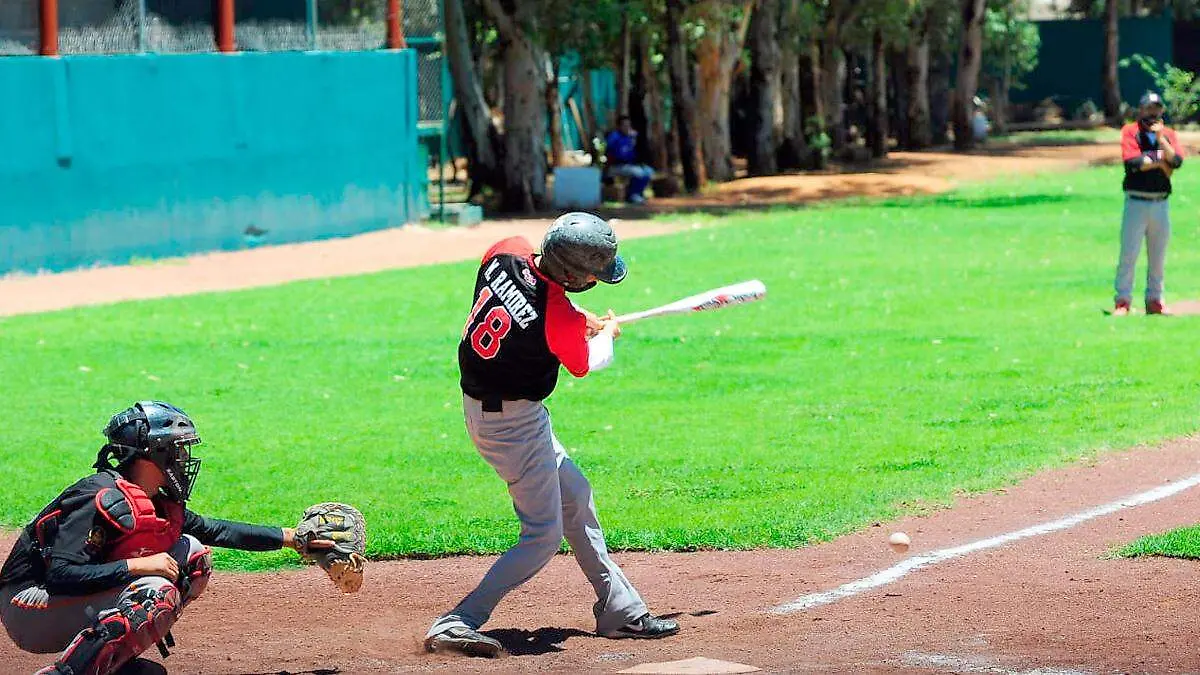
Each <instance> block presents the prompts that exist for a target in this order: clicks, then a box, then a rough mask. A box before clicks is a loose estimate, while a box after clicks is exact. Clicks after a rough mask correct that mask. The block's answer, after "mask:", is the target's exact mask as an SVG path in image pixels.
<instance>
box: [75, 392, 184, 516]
mask: <svg viewBox="0 0 1200 675" xmlns="http://www.w3.org/2000/svg"><path fill="white" fill-rule="evenodd" d="M104 436H105V438H107V439H108V443H107V444H106V445H105V446H104V447H103V448H101V449H100V454H99V455H98V456H97V457H96V464H95V467H96V468H97V469H100V470H104V469H116V470H121V469H123V468H124V467H125V466H126V465H128V464H129V463H130V462H132V461H133V460H135V459H138V458H142V459H148V460H150V461H151V462H154V464H155V465H156V466H158V468H160V469H162V472H163V474H164V475H165V476H166V477H167V484H166V486H165V488H164V489H165V490H166V492H167V496H168V497H170V498H171V499H174V500H175V501H178V502H186V501H187V500H188V497H190V496H191V494H192V488H193V487H195V485H196V476H198V475H199V473H200V460H199V459H196V458H195V457H192V447H194V446H197V445H200V437H199V436H197V435H196V425H195V424H193V423H192V420H191V418H189V417H188V416H187V414H186V413H184V412H183V411H182V410H180V409H179V408H176V407H175V406H173V405H171V404H169V403H163V402H162V401H138V402H137V403H135V404H133V406H132V407H130V408H127V409H126V410H123V411H121V412H119V413H117V414H116V415H113V418H112V419H111V420H109V422H108V426H106V427H104Z"/></svg>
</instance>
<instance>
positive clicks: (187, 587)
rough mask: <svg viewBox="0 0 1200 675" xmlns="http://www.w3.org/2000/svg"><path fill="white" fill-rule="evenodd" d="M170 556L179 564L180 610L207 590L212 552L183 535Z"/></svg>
mask: <svg viewBox="0 0 1200 675" xmlns="http://www.w3.org/2000/svg"><path fill="white" fill-rule="evenodd" d="M171 555H172V556H173V557H174V558H175V560H176V561H177V562H178V563H179V581H178V582H177V583H176V585H178V586H179V593H180V601H181V604H180V609H181V610H182V609H183V608H184V607H186V606H187V605H188V603H190V602H191V601H192V600H195V599H196V598H198V597H200V596H201V595H202V594H203V593H204V589H206V588H208V579H209V577H211V576H212V550H210V549H209V548H208V547H207V546H205V545H204V544H201V543H200V540H199V539H196V538H195V537H193V536H191V535H190V534H185V535H183V536H182V537H180V538H179V541H178V542H177V543H176V544H175V547H174V548H172V549H171Z"/></svg>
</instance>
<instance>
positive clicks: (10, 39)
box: [0, 0, 38, 56]
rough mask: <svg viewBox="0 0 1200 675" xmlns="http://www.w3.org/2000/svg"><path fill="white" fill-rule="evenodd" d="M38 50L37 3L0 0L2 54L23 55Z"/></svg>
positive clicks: (0, 53)
mask: <svg viewBox="0 0 1200 675" xmlns="http://www.w3.org/2000/svg"><path fill="white" fill-rule="evenodd" d="M37 51H38V8H37V3H36V2H11V1H6V0H0V56H22V55H27V54H36V53H37Z"/></svg>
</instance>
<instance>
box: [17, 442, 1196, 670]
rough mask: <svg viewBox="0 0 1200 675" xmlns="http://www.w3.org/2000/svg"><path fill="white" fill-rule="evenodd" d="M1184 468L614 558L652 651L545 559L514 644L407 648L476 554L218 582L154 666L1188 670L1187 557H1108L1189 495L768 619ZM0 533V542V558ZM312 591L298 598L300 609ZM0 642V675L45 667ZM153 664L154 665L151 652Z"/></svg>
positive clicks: (1137, 467)
mask: <svg viewBox="0 0 1200 675" xmlns="http://www.w3.org/2000/svg"><path fill="white" fill-rule="evenodd" d="M1197 473H1200V439H1187V440H1182V441H1177V442H1173V443H1170V444H1167V445H1165V446H1163V447H1160V448H1153V449H1145V448H1143V449H1138V450H1134V451H1129V452H1123V453H1116V454H1110V455H1106V456H1104V458H1103V459H1101V460H1099V461H1092V462H1083V463H1081V464H1078V465H1075V466H1072V467H1069V468H1066V469H1060V470H1055V471H1050V472H1047V473H1043V474H1040V475H1037V476H1035V477H1032V478H1029V479H1027V480H1025V481H1023V482H1022V483H1020V484H1018V485H1015V486H1013V487H1011V488H1009V489H1007V490H1004V491H1001V492H997V493H992V494H987V495H983V496H978V497H972V498H968V499H963V500H961V501H960V502H959V503H958V504H957V505H956V506H955V507H954V508H952V509H947V510H941V511H937V512H934V513H932V514H931V515H928V516H925V517H919V518H907V519H904V520H902V521H900V522H898V523H894V524H891V525H889V526H888V527H886V528H884V527H874V528H868V529H867V530H866V531H864V532H861V533H859V534H855V535H851V536H848V537H843V538H841V539H838V540H836V541H834V542H831V543H829V544H824V545H820V546H814V547H810V548H806V549H801V550H768V551H746V552H712V553H691V554H686V553H679V554H645V553H627V554H620V555H618V556H616V557H617V559H618V561H619V562H620V563H621V564H622V566H623V567H624V568H625V570H626V571H627V572H628V574H629V577H630V579H631V580H633V582H634V583H635V584H637V586H638V587H639V589H640V590H641V592H642V594H643V595H644V596H645V597H646V598H647V599H648V600H649V602H650V603H651V605H652V607H653V608H654V609H655V610H656V611H658V612H663V613H680V622H681V623H682V625H683V628H684V630H683V632H682V633H681V634H680V635H678V636H676V637H674V638H670V639H667V640H664V641H660V642H630V641H611V640H606V639H603V638H598V637H595V636H594V635H592V634H591V633H590V631H591V629H592V625H591V621H590V620H591V611H590V603H591V596H590V592H591V589H590V587H589V585H588V584H587V582H586V580H585V579H584V578H583V576H582V575H581V574H580V573H579V572H578V570H577V568H576V567H575V566H574V561H573V559H572V558H570V557H569V556H561V555H560V556H557V557H556V558H555V560H554V561H553V562H551V564H550V566H549V567H548V568H547V569H546V570H545V571H544V572H543V573H542V574H541V575H539V576H538V577H536V578H535V579H534V580H533V581H531V582H530V583H528V584H526V586H524V587H522V588H520V589H518V590H517V591H516V592H514V593H513V594H512V595H511V596H509V597H508V598H507V599H506V600H505V601H504V602H503V603H502V604H501V606H500V608H499V610H498V611H497V612H496V615H495V616H494V617H493V619H492V622H491V623H490V624H489V626H488V628H489V629H490V630H489V631H488V632H489V633H490V634H491V635H493V636H495V637H496V638H498V639H500V640H501V641H502V642H504V644H505V645H506V646H507V647H508V649H509V651H510V652H512V655H511V656H508V657H506V658H503V659H500V660H495V661H487V660H475V659H466V658H463V657H454V656H445V655H435V656H430V655H425V654H423V653H422V652H421V646H420V645H421V638H422V637H423V634H424V631H425V629H426V628H427V627H428V624H429V623H430V621H431V620H432V618H434V617H435V616H436V615H437V614H438V613H439V612H440V611H444V610H445V609H446V608H447V607H449V606H450V605H452V604H453V603H454V602H455V601H457V600H458V599H459V597H461V596H462V595H463V594H465V593H466V592H467V591H469V590H470V588H471V587H472V585H473V584H474V583H475V582H476V581H477V580H478V579H479V577H480V576H481V575H482V574H483V572H484V571H485V569H486V568H487V566H488V565H489V564H490V563H491V561H492V560H493V558H491V557H464V558H449V559H443V560H427V561H398V562H385V563H374V564H372V565H371V566H370V568H369V571H368V581H367V584H366V585H365V586H364V588H363V591H362V592H361V593H360V594H358V595H354V596H340V595H337V594H335V593H334V592H333V590H332V589H331V587H330V585H329V582H328V580H326V579H325V578H324V577H323V576H322V575H321V574H320V573H319V572H318V571H316V570H305V571H302V572H298V573H279V574H260V575H247V574H219V575H218V576H217V577H215V578H214V580H213V582H212V583H211V584H210V586H209V590H208V593H207V595H206V596H205V597H203V598H202V599H200V600H199V601H197V602H196V603H195V604H194V605H193V606H192V607H191V608H189V611H188V613H187V615H186V616H185V617H184V618H183V620H182V621H181V623H180V624H179V626H178V627H177V628H176V630H175V635H176V638H177V639H178V643H179V646H178V648H177V649H176V650H175V652H174V655H173V656H172V657H171V658H170V659H169V660H168V661H167V664H168V665H169V666H170V667H171V672H173V673H177V674H188V673H206V674H209V673H221V674H232V673H238V674H242V673H276V672H283V671H287V672H291V673H302V672H343V673H382V672H409V671H414V670H416V671H426V670H431V671H446V672H464V671H470V672H479V671H486V672H497V673H499V672H526V671H528V672H616V671H619V670H622V669H625V668H628V667H631V666H633V665H636V664H639V663H645V662H661V661H669V660H675V659H683V658H688V657H692V656H706V657H709V658H714V659H722V660H726V661H732V662H736V663H743V664H749V665H752V666H756V667H758V668H762V669H763V670H765V671H770V672H780V671H819V672H986V673H1023V672H1038V673H1068V672H1096V673H1101V672H1153V673H1168V672H1195V671H1197V670H1200V654H1197V652H1196V650H1195V608H1196V606H1197V603H1200V589H1198V588H1197V586H1196V583H1195V579H1196V566H1195V564H1194V563H1189V562H1184V561H1178V560H1166V559H1151V560H1125V559H1109V558H1106V557H1105V553H1106V552H1107V551H1109V550H1111V549H1112V548H1113V547H1115V546H1118V545H1120V544H1124V543H1126V542H1128V541H1130V540H1132V539H1134V538H1136V537H1138V536H1141V535H1143V534H1146V533H1150V532H1156V531H1160V530H1163V529H1166V528H1169V527H1175V526H1180V525H1184V524H1189V523H1193V522H1194V521H1195V519H1196V513H1197V512H1198V511H1200V488H1193V489H1190V490H1186V491H1183V492H1181V493H1180V494H1178V495H1176V496H1173V497H1170V498H1167V499H1163V500H1162V501H1158V502H1154V503H1151V504H1147V505H1145V506H1141V507H1136V508H1130V509H1126V510H1123V511H1119V512H1116V513H1113V514H1111V515H1108V516H1104V517H1099V518H1095V519H1094V520H1089V521H1087V522H1084V523H1082V524H1080V525H1078V526H1076V527H1074V528H1072V529H1068V530H1065V531H1061V532H1058V533H1054V534H1048V535H1044V536H1040V537H1033V538H1029V539H1024V540H1020V541H1017V542H1014V543H1012V544H1009V545H1007V546H1003V547H999V548H995V549H991V550H989V551H984V552H980V553H975V554H970V555H966V556H963V557H961V558H957V559H954V560H950V561H948V562H945V563H942V564H940V565H937V566H933V567H929V568H925V569H921V570H917V571H914V572H912V573H911V574H909V575H908V576H906V577H904V578H902V579H900V580H899V581H897V582H895V583H893V584H890V585H887V586H885V587H882V588H878V589H875V590H871V591H868V592H865V593H863V594H861V595H858V596H855V597H850V598H846V599H843V600H840V601H838V602H834V603H832V604H829V605H825V606H822V607H817V608H815V609H811V610H807V611H801V612H795V613H792V614H786V615H775V614H771V613H769V610H770V608H772V607H775V606H777V605H779V604H781V603H786V602H788V601H790V600H792V599H795V598H797V597H798V596H801V595H804V594H807V593H812V592H815V591H824V590H828V589H832V588H834V587H837V586H838V585H840V584H843V583H845V582H848V581H852V580H855V579H859V578H862V577H865V576H867V575H870V574H872V573H874V572H876V571H878V570H882V569H884V568H887V567H889V566H892V565H894V564H896V563H897V562H899V561H900V560H902V559H903V557H904V556H901V555H898V554H896V553H894V552H892V551H891V550H890V549H889V548H888V546H887V543H886V542H887V536H888V534H889V533H890V532H891V531H893V530H903V531H906V532H908V533H910V534H911V535H912V536H913V548H912V550H911V551H910V552H909V554H910V555H919V554H922V553H925V552H928V551H932V550H934V549H939V548H943V547H947V546H956V545H960V544H964V543H967V542H972V541H975V540H978V539H981V538H984V537H991V536H995V535H997V534H1001V533H1006V532H1011V531H1013V530H1018V529H1021V528H1025V527H1028V526H1030V525H1034V524H1038V523H1044V522H1046V521H1050V520H1054V519H1056V518H1060V517H1062V516H1065V515H1068V514H1074V513H1077V512H1080V511H1082V510H1085V509H1087V508H1089V507H1093V506H1095V505H1098V504H1104V503H1108V502H1111V501H1113V500H1118V499H1121V498H1123V497H1127V496H1129V495H1132V494H1134V493H1137V492H1141V491H1143V490H1147V489H1151V488H1155V487H1159V486H1162V485H1163V484H1164V483H1166V482H1168V481H1174V480H1178V479H1181V478H1185V477H1190V476H1193V475H1195V474H1197ZM10 544H11V537H8V538H6V539H5V540H4V541H3V542H2V543H0V551H7V549H8V548H9V546H10ZM301 596H311V597H312V598H313V599H312V601H311V604H308V603H306V602H305V601H303V600H301ZM14 652H15V650H14V648H13V647H12V645H11V644H10V643H8V642H7V641H6V640H5V639H4V638H0V672H4V673H11V672H32V671H33V670H34V669H35V667H36V666H39V665H41V664H43V663H44V657H42V658H39V657H35V656H31V655H25V654H19V653H14ZM155 658H156V659H157V657H155Z"/></svg>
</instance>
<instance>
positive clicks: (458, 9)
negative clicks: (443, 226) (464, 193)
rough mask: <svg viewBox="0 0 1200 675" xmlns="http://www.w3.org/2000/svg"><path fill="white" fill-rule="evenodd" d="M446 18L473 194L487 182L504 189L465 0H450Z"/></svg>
mask: <svg viewBox="0 0 1200 675" xmlns="http://www.w3.org/2000/svg"><path fill="white" fill-rule="evenodd" d="M445 21H446V58H447V60H448V61H449V62H450V72H451V74H452V76H453V82H454V97H455V99H457V101H458V108H459V110H460V111H461V113H460V114H461V115H462V118H461V119H462V120H463V132H464V133H463V138H462V141H463V146H464V150H465V151H466V153H467V175H468V176H469V177H470V180H471V197H474V196H475V195H476V194H478V193H479V191H480V189H481V188H482V186H484V185H487V186H488V187H491V188H492V189H493V190H496V191H498V192H501V191H503V190H504V187H505V183H504V171H503V168H502V166H501V162H502V155H503V152H502V149H501V145H500V134H499V132H498V131H497V130H496V126H495V124H493V123H492V113H491V110H490V109H489V108H488V104H487V100H486V99H484V96H483V87H482V86H481V85H480V82H479V74H478V72H477V71H476V69H475V61H474V59H473V56H472V53H471V39H470V33H469V32H468V31H467V22H466V17H465V16H464V13H463V6H462V0H446V3H445Z"/></svg>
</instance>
